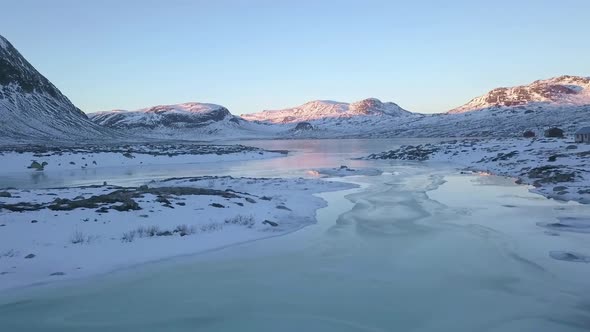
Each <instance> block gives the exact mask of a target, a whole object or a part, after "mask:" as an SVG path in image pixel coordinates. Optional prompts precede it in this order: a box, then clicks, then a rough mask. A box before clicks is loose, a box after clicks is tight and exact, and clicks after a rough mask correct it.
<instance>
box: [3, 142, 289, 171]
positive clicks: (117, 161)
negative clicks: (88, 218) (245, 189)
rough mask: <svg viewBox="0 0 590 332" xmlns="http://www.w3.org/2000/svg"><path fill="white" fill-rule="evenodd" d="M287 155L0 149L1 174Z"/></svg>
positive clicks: (176, 148) (177, 148)
mask: <svg viewBox="0 0 590 332" xmlns="http://www.w3.org/2000/svg"><path fill="white" fill-rule="evenodd" d="M286 154H287V151H268V150H263V149H259V148H254V147H250V146H243V145H205V144H179V143H178V144H170V143H158V144H156V143H154V144H141V145H125V146H83V147H55V146H50V147H46V146H18V147H13V148H8V147H6V148H3V149H1V150H0V158H1V160H2V172H3V173H6V172H22V171H27V170H30V171H32V172H38V171H44V170H70V169H72V170H73V169H93V168H99V167H120V166H141V165H164V164H187V163H201V162H223V161H235V160H254V159H266V158H274V157H281V156H284V155H286Z"/></svg>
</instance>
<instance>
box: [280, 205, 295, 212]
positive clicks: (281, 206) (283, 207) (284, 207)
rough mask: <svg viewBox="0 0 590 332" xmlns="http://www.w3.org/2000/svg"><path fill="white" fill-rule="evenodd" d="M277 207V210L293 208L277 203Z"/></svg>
mask: <svg viewBox="0 0 590 332" xmlns="http://www.w3.org/2000/svg"><path fill="white" fill-rule="evenodd" d="M277 209H279V210H287V211H293V210H291V209H289V208H288V207H286V206H284V205H277Z"/></svg>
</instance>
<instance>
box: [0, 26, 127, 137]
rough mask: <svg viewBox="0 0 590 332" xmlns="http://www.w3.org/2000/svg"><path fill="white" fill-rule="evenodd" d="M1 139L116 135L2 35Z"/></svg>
mask: <svg viewBox="0 0 590 332" xmlns="http://www.w3.org/2000/svg"><path fill="white" fill-rule="evenodd" d="M80 128H84V130H80ZM0 136H1V137H3V138H5V141H6V142H8V141H9V140H10V141H15V142H17V141H29V140H36V141H48V140H49V141H50V142H52V141H68V140H75V141H77V140H81V139H82V140H86V139H93V138H97V137H115V136H117V134H116V133H113V132H111V131H109V130H108V129H105V128H103V127H101V126H98V125H95V124H94V123H92V122H91V121H90V120H89V119H88V117H87V116H86V114H85V113H84V112H82V111H81V110H80V109H78V108H77V107H76V106H74V105H73V104H72V102H71V101H70V100H69V99H68V98H67V97H66V96H65V95H63V94H62V93H61V91H59V89H58V88H57V87H55V85H53V84H52V83H51V82H50V81H49V80H48V79H47V78H46V77H45V76H43V75H42V74H41V73H39V72H38V71H37V70H36V69H35V67H33V65H32V64H30V63H29V62H28V61H27V60H26V59H25V58H24V57H23V56H22V54H21V53H20V52H19V51H18V50H17V49H16V48H15V47H14V46H13V45H12V44H11V43H10V42H9V41H8V40H7V39H6V38H4V37H3V36H0ZM6 142H3V143H6Z"/></svg>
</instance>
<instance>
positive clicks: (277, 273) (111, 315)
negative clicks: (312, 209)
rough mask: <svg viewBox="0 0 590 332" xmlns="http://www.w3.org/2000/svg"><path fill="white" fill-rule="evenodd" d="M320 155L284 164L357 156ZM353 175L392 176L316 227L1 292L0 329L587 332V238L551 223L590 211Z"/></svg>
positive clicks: (398, 167) (333, 197)
mask: <svg viewBox="0 0 590 332" xmlns="http://www.w3.org/2000/svg"><path fill="white" fill-rule="evenodd" d="M292 144H296V143H292ZM298 144H303V143H298ZM321 144H328V143H321ZM371 144H373V143H371ZM377 149H379V150H383V147H375V150H377ZM311 150H312V151H308V152H305V153H301V154H294V155H293V156H292V157H287V158H280V160H279V159H277V160H276V161H274V162H277V163H282V162H284V163H289V164H290V165H294V164H297V162H301V163H303V161H304V159H305V158H307V159H306V160H307V164H306V165H305V166H302V164H297V165H299V166H297V168H298V169H299V170H300V172H301V174H305V169H321V168H326V167H327V168H334V167H339V166H340V165H344V164H346V161H345V160H344V159H346V158H348V157H351V155H350V153H343V152H342V151H340V154H337V153H331V154H330V155H329V156H328V157H326V155H325V154H323V153H319V152H317V150H318V149H316V148H315V147H314V148H313V149H311ZM330 150H331V151H337V149H334V147H333V146H331V147H330ZM365 150H366V149H363V151H362V152H359V151H357V152H355V153H354V154H353V156H360V155H363V154H366V153H365V152H367V151H365ZM313 151H316V152H315V153H314V152H313ZM368 152H371V151H368ZM320 156H321V157H320ZM290 158H291V159H290ZM326 158H328V159H326ZM272 162H273V161H260V163H263V164H264V163H272ZM258 165H259V166H260V165H261V164H258ZM264 165H269V164H264ZM350 167H351V168H354V169H362V168H363V167H371V168H377V169H380V170H382V171H383V173H382V174H379V175H374V176H366V175H355V176H352V177H345V178H340V179H339V180H338V181H343V182H351V183H353V184H357V185H359V186H360V187H359V188H354V189H345V190H341V191H335V192H327V193H322V194H319V196H320V197H321V198H323V199H325V200H326V202H327V206H326V207H324V208H322V209H320V210H318V212H317V216H316V217H317V220H318V223H317V224H313V225H310V226H307V227H305V228H303V229H301V230H299V231H297V232H293V233H290V234H288V235H285V236H280V237H273V238H270V239H266V240H263V241H255V242H249V243H245V244H241V245H238V246H232V247H228V248H225V249H222V250H217V251H213V252H208V253H206V254H202V255H197V256H187V257H182V258H178V259H175V260H168V261H164V262H159V263H154V264H150V265H143V266H138V267H135V268H132V269H127V270H123V271H120V272H117V273H113V274H109V275H107V276H102V277H100V278H94V279H87V280H81V281H77V282H70V283H68V284H67V285H60V284H53V285H50V286H46V287H36V288H30V289H24V290H23V289H21V290H15V291H11V292H4V293H2V294H1V295H0V321H1V322H2V324H3V327H6V330H9V331H17V330H18V331H46V330H52V329H53V330H59V331H106V330H108V331H165V330H166V331H169V330H174V331H195V330H203V331H236V330H241V331H245V330H248V331H276V330H281V331H301V330H309V331H392V330H398V331H587V329H588V326H590V296H589V295H588V294H590V278H588V275H590V264H587V263H585V261H584V259H572V257H578V258H584V257H586V256H585V255H588V254H589V253H590V241H588V239H589V236H590V235H589V234H588V233H586V232H582V231H571V230H570V229H568V228H567V227H566V228H561V227H554V226H551V225H552V224H555V223H556V222H559V221H560V220H570V221H571V220H573V219H575V220H577V222H578V223H585V222H588V221H587V219H584V218H587V216H589V215H590V209H589V206H588V205H582V204H578V203H575V202H568V203H565V202H558V201H555V200H549V199H546V198H544V197H542V196H540V195H538V194H535V193H530V192H529V191H528V187H526V186H522V185H516V184H514V181H513V180H512V179H509V178H503V177H495V176H487V175H481V174H461V173H460V172H458V171H456V170H454V169H453V168H451V167H443V166H439V167H437V168H436V169H435V168H432V167H431V166H429V165H425V164H420V163H398V162H396V163H390V162H384V161H354V162H350ZM256 168H260V167H256ZM288 173H289V174H292V175H296V174H300V173H298V171H294V170H289V171H288ZM147 241H150V240H149V239H148V240H146V242H147ZM572 255H573V256H572Z"/></svg>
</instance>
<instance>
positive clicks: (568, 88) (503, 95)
mask: <svg viewBox="0 0 590 332" xmlns="http://www.w3.org/2000/svg"><path fill="white" fill-rule="evenodd" d="M564 105H569V106H575V105H577V106H579V105H590V78H588V77H580V76H571V75H564V76H559V77H553V78H549V79H546V80H538V81H534V82H533V83H531V84H528V85H521V86H515V87H510V88H496V89H493V90H492V91H490V92H488V93H487V94H485V95H483V96H480V97H477V98H474V99H472V100H471V101H470V102H468V103H467V104H465V105H463V106H460V107H457V108H455V109H453V110H450V111H449V112H448V113H449V114H455V113H465V112H472V111H479V110H483V109H487V108H502V107H513V106H526V107H529V108H531V109H534V108H536V107H539V106H540V107H543V106H564Z"/></svg>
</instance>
